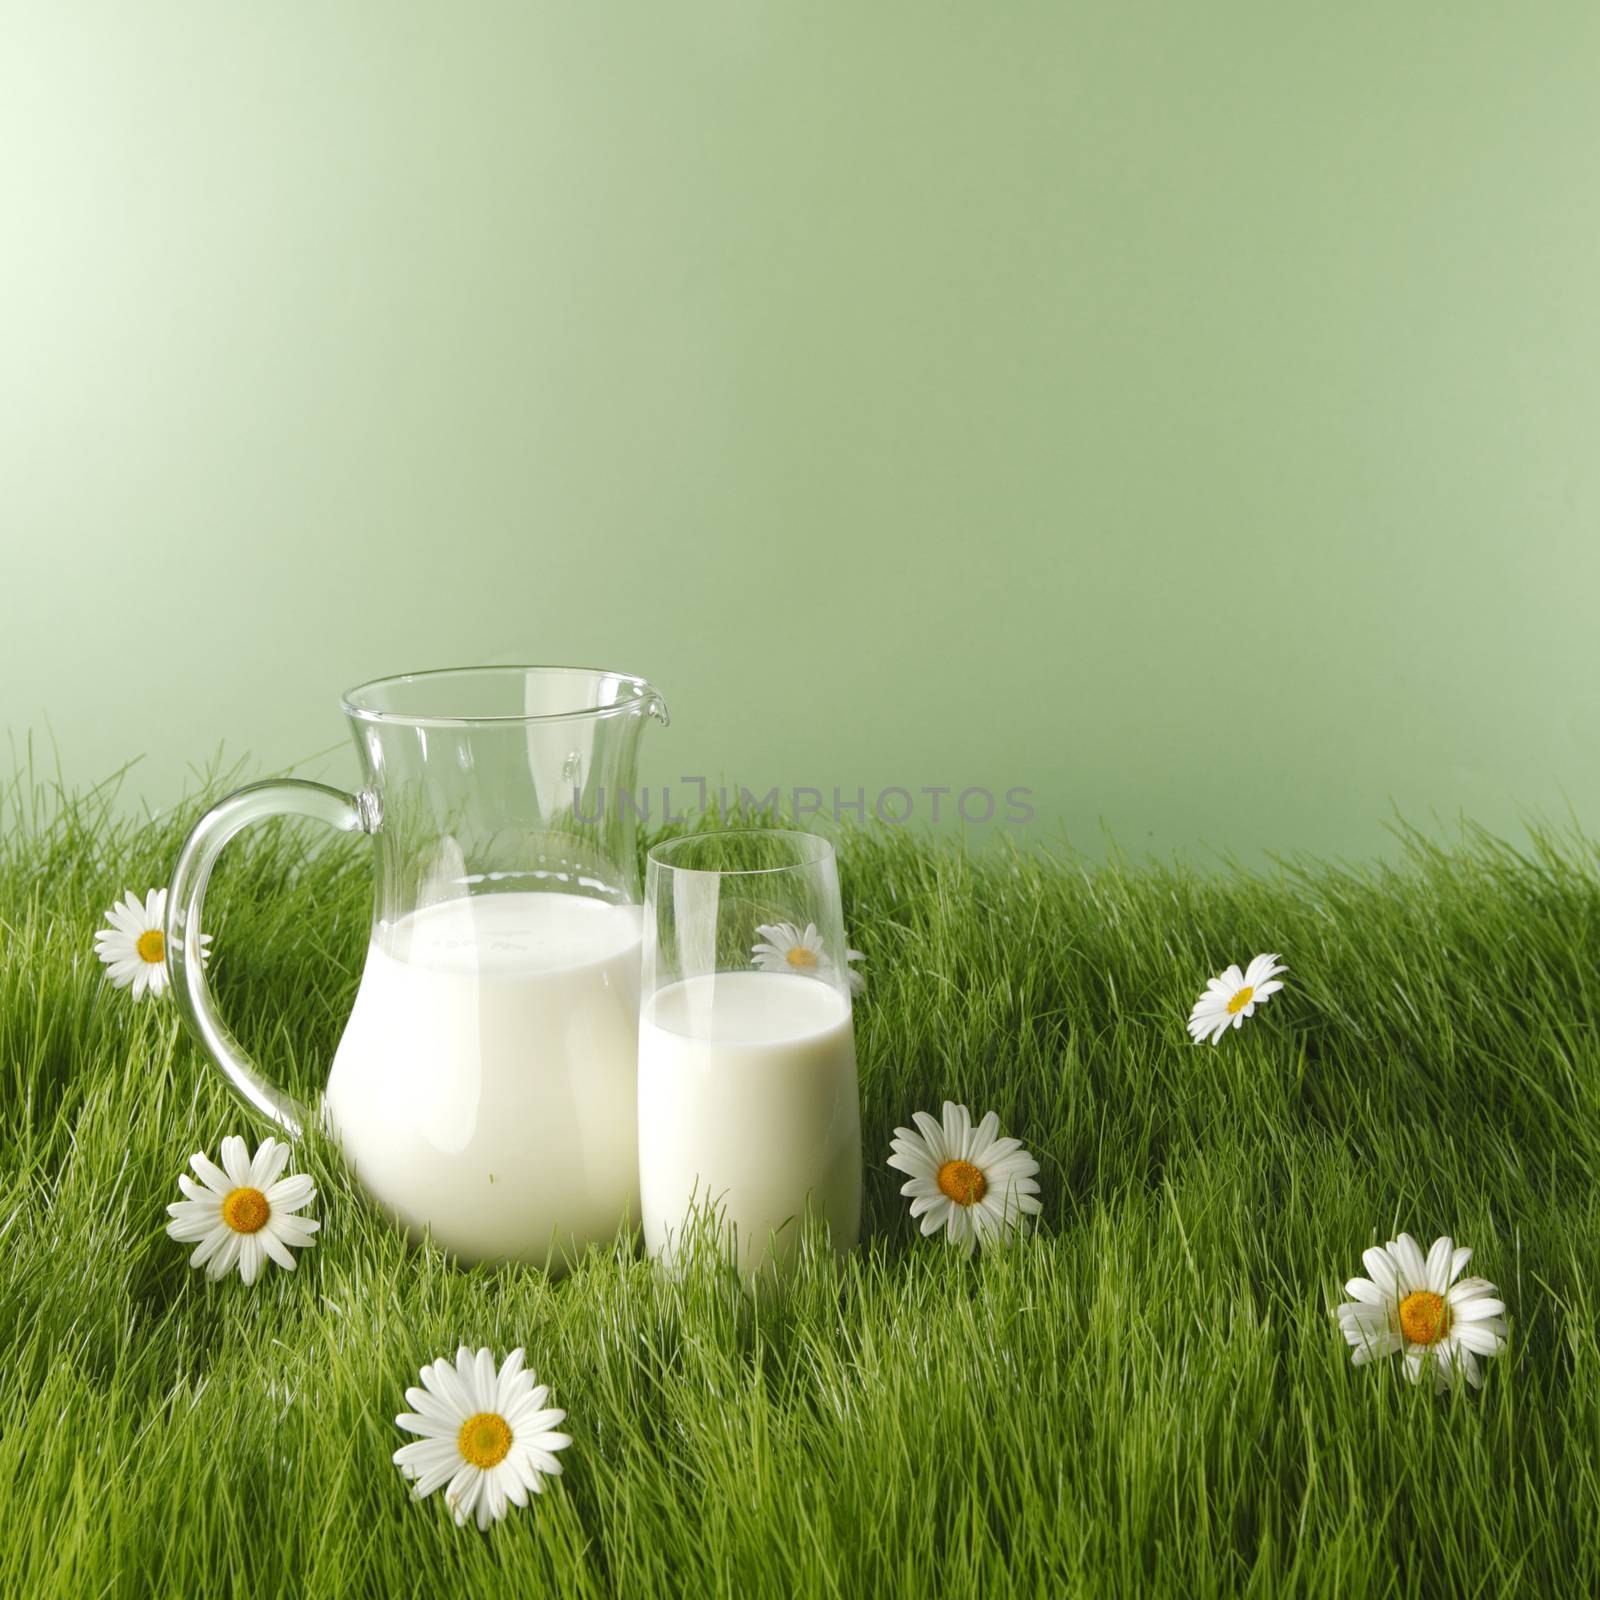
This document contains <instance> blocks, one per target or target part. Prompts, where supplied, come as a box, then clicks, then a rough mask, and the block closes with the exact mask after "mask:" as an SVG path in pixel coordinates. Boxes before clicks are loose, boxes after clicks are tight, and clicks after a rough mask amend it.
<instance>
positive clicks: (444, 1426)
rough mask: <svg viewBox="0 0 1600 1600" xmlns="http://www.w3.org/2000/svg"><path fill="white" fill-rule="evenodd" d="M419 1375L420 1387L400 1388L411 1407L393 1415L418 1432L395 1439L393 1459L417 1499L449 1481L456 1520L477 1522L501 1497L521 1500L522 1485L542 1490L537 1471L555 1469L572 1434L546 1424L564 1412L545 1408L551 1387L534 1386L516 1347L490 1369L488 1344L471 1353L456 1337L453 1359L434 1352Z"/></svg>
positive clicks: (494, 1517) (491, 1518) (496, 1514)
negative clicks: (397, 1444)
mask: <svg viewBox="0 0 1600 1600" xmlns="http://www.w3.org/2000/svg"><path fill="white" fill-rule="evenodd" d="M421 1377H422V1387H421V1388H420V1389H414V1388H413V1389H407V1390H406V1399H407V1401H408V1402H409V1403H410V1404H411V1406H412V1408H413V1409H412V1410H410V1411H404V1412H402V1413H401V1414H400V1415H399V1416H398V1417H396V1418H395V1419H394V1420H395V1421H396V1422H397V1423H398V1424H399V1425H400V1426H401V1427H402V1428H404V1429H405V1430H406V1432H407V1433H419V1434H421V1435H422V1437H421V1438H420V1439H418V1440H416V1441H415V1442H413V1443H411V1444H406V1445H401V1447H400V1448H399V1449H398V1450H396V1451H395V1453H394V1462H395V1465H396V1466H397V1467H399V1469H400V1470H401V1472H402V1473H404V1474H405V1476H406V1477H408V1478H414V1479H415V1480H416V1486H415V1487H414V1488H413V1489H412V1491H411V1492H412V1494H413V1496H414V1497H415V1498H416V1499H418V1500H420V1499H422V1498H423V1496H424V1495H430V1494H432V1493H433V1491H434V1490H435V1489H437V1488H438V1487H439V1486H440V1485H441V1484H446V1483H447V1484H448V1485H449V1487H448V1488H447V1489H446V1490H445V1496H444V1498H445V1504H446V1505H448V1506H449V1507H450V1510H451V1511H452V1512H453V1513H454V1514H455V1519H456V1526H457V1527H458V1528H459V1527H464V1526H465V1525H466V1521H467V1518H468V1517H470V1516H472V1515H473V1513H474V1512H476V1513H477V1518H478V1527H479V1528H480V1529H483V1528H487V1527H488V1526H489V1524H490V1523H491V1522H498V1521H499V1520H500V1518H501V1517H503V1516H504V1515H505V1514H506V1507H507V1505H508V1504H510V1505H514V1506H525V1505H527V1503H528V1492H529V1490H532V1492H533V1493H534V1494H539V1493H541V1492H542V1491H543V1489H544V1479H545V1478H546V1477H548V1476H550V1475H551V1474H554V1473H559V1472H560V1471H561V1463H560V1462H559V1461H557V1460H556V1455H555V1453H556V1451H557V1450H565V1449H566V1448H567V1446H568V1445H569V1444H571V1443H572V1439H571V1436H570V1435H568V1434H565V1433H552V1432H551V1431H550V1430H551V1429H552V1428H554V1427H555V1425H556V1424H557V1423H558V1422H560V1421H562V1420H563V1419H564V1418H565V1417H566V1412H565V1411H556V1410H551V1409H547V1408H546V1406H545V1401H546V1400H548V1399H549V1398H550V1391H549V1389H547V1388H546V1387H545V1385H544V1384H542V1383H541V1384H540V1385H539V1386H538V1388H535V1387H534V1383H533V1374H532V1373H531V1372H525V1371H523V1367H522V1351H521V1350H520V1349H517V1350H513V1351H512V1352H511V1354H510V1355H508V1356H507V1357H506V1360H505V1365H504V1366H503V1367H501V1368H500V1370H499V1372H496V1371H495V1366H494V1357H493V1356H492V1355H491V1354H490V1353H489V1351H488V1350H480V1351H479V1352H478V1353H477V1355H476V1356H474V1355H473V1353H472V1352H471V1351H470V1350H469V1349H468V1348H467V1347H466V1346H465V1345H462V1347H461V1348H460V1349H459V1350H458V1351H457V1352H456V1360H455V1365H454V1366H451V1364H450V1363H449V1362H448V1361H446V1360H445V1359H444V1358H443V1357H442V1356H441V1357H440V1358H439V1360H437V1361H435V1362H434V1363H433V1365H432V1366H428V1367H424V1368H423V1369H422V1372H421Z"/></svg>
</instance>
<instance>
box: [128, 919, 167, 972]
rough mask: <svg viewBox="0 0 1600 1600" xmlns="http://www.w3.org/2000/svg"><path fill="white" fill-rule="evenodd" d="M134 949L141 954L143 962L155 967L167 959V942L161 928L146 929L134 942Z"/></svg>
mask: <svg viewBox="0 0 1600 1600" xmlns="http://www.w3.org/2000/svg"><path fill="white" fill-rule="evenodd" d="M133 948H134V949H135V950H137V951H138V952H139V956H140V958H141V959H142V960H144V961H148V962H149V963H150V965H151V966H155V965H156V963H157V962H158V961H162V960H165V958H166V954H167V941H166V939H165V938H163V937H162V933H161V930H160V929H159V928H146V929H145V930H144V932H143V933H141V934H140V935H139V937H138V938H137V939H136V940H135V941H134V946H133Z"/></svg>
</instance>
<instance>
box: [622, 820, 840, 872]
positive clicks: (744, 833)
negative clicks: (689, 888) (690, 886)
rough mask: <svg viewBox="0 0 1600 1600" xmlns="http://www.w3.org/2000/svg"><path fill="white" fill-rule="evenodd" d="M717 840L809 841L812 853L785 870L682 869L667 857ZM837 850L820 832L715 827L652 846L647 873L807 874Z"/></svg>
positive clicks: (783, 868)
mask: <svg viewBox="0 0 1600 1600" xmlns="http://www.w3.org/2000/svg"><path fill="white" fill-rule="evenodd" d="M715 839H781V840H784V841H788V842H794V841H799V840H802V839H803V840H805V841H806V842H805V845H804V846H802V847H801V848H803V849H808V850H809V851H810V852H811V853H810V854H809V855H807V856H806V858H805V859H804V860H803V861H788V862H785V863H784V864H783V865H782V866H781V867H680V866H678V865H676V864H675V863H674V862H672V861H670V860H668V859H667V857H668V856H669V855H670V854H671V853H672V852H674V851H676V850H679V849H684V848H687V847H689V846H692V845H698V844H705V843H707V842H708V841H710V840H715ZM834 856H835V851H834V848H833V844H832V843H831V841H829V840H827V839H825V838H823V836H822V835H821V834H820V833H807V832H806V831H805V829H803V828H713V829H711V830H709V831H708V832H706V833H681V834H679V835H678V837H677V838H676V839H664V840H662V842H661V843H660V844H653V845H651V846H650V850H649V853H648V854H647V855H646V857H645V869H646V872H647V873H649V872H679V873H687V874H691V875H693V876H695V877H701V878H759V877H763V876H766V875H769V874H771V873H774V872H803V871H805V870H806V869H807V868H810V867H820V866H823V865H825V864H826V863H827V862H829V861H832V860H833V859H834Z"/></svg>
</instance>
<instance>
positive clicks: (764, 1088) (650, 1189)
mask: <svg viewBox="0 0 1600 1600" xmlns="http://www.w3.org/2000/svg"><path fill="white" fill-rule="evenodd" d="M860 1150H861V1129H860V1106H859V1102H858V1088H857V1080H856V1056H855V1040H854V1037H853V1035H852V1033H851V1027H850V1006H849V1002H848V1001H847V1000H846V999H845V998H844V997H843V996H842V995H841V994H840V993H839V992H838V991H837V990H836V989H834V988H832V987H831V986H830V985H828V984H827V983H824V982H820V981H818V980H817V979H815V978H809V977H801V976H790V975H788V974H783V973H767V972H721V973H717V974H715V975H714V976H703V977H694V978H688V979H684V980H682V981H680V982H677V983H673V984H669V985H667V986H665V987H664V988H662V989H660V990H658V991H657V992H656V993H655V994H654V995H653V996H652V997H651V999H650V1000H649V1002H648V1003H647V1005H646V1006H645V1010H644V1015H643V1017H642V1019H641V1022H640V1026H639V1183H640V1197H641V1203H642V1209H643V1215H644V1230H645V1243H646V1246H647V1247H648V1249H649V1250H650V1251H651V1252H652V1253H653V1254H659V1255H661V1256H662V1258H663V1259H664V1260H667V1261H669V1262H670V1261H671V1259H672V1257H673V1254H674V1250H675V1248H676V1246H677V1244H678V1242H679V1241H680V1239H681V1237H682V1233H683V1228H684V1223H685V1221H686V1219H687V1218H688V1216H689V1214H690V1212H691V1209H699V1208H701V1207H703V1206H705V1205H706V1204H707V1203H709V1204H710V1205H711V1206H713V1207H715V1209H716V1211H717V1212H718V1213H719V1220H720V1222H721V1224H722V1225H723V1226H724V1227H726V1226H727V1225H729V1224H731V1225H732V1227H733V1230H734V1233H735V1235H736V1238H737V1242H738V1254H739V1261H740V1265H741V1266H742V1267H744V1268H745V1269H746V1270H754V1269H756V1268H759V1267H761V1266H763V1265H768V1264H770V1265H776V1266H782V1265H783V1264H785V1263H786V1262H787V1261H788V1260H789V1259H791V1257H792V1255H793V1252H794V1246H795V1243H796V1240H797V1236H798V1233H799V1229H800V1225H801V1219H802V1218H803V1216H804V1214H805V1211H806V1208H807V1206H808V1205H809V1206H810V1208H811V1210H812V1211H813V1213H815V1214H816V1215H817V1216H819V1217H821V1218H822V1219H823V1220H824V1221H826V1223H827V1224H828V1228H829V1231H830V1233H831V1236H832V1240H833V1244H834V1246H835V1248H837V1249H839V1250H848V1249H849V1248H851V1247H852V1246H853V1245H854V1244H855V1242H856V1236H857V1232H858V1230H859V1227H860V1216H861V1159H860Z"/></svg>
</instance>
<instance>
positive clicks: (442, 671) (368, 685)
mask: <svg viewBox="0 0 1600 1600" xmlns="http://www.w3.org/2000/svg"><path fill="white" fill-rule="evenodd" d="M532 674H542V675H545V676H549V677H555V676H557V675H563V674H565V675H570V676H572V677H586V678H611V679H613V680H614V681H615V682H617V683H619V684H629V685H631V686H632V688H633V689H634V690H635V694H634V696H633V697H632V698H631V699H626V700H618V701H616V702H614V703H613V704H611V705H588V706H575V707H574V708H573V709H572V710H570V711H496V712H489V713H484V714H477V715H474V714H472V713H464V714H462V715H452V714H449V713H440V712H420V711H386V710H380V709H379V708H378V707H377V706H373V705H366V704H363V703H362V700H363V697H365V696H370V695H373V694H375V693H377V692H378V691H380V690H385V689H394V688H400V687H405V686H408V685H410V684H413V683H421V682H428V683H432V682H435V681H437V680H439V679H443V678H506V677H511V676H513V675H516V676H520V677H522V678H527V677H528V676H530V675H532ZM339 705H340V708H341V709H342V710H343V711H344V713H345V715H346V716H347V717H351V718H353V719H354V720H355V721H357V722H373V723H381V724H384V725H386V726H390V727H401V728H479V727H486V726H493V725H496V724H499V725H509V726H519V725H522V724H525V723H530V722H573V721H577V720H579V719H580V718H585V717H614V716H618V715H620V714H621V713H623V712H625V711H640V710H642V711H644V712H645V713H646V714H647V715H649V716H653V717H655V718H656V720H657V721H658V722H660V723H661V724H662V725H663V726H665V725H666V723H667V720H668V718H667V707H666V702H665V701H664V700H663V699H662V698H661V691H660V690H659V689H657V688H656V687H655V685H654V684H652V683H651V682H650V681H649V680H648V679H647V678H641V677H639V676H638V675H637V674H635V673H631V672H616V671H614V670H613V669H612V668H610V667H559V666H544V665H539V664H537V663H528V664H526V665H521V664H508V665H505V666H483V667H430V668H428V669H427V670H425V671H422V672H391V673H388V674H386V675H385V676H384V677H381V678H370V679H368V680H367V682H365V683H358V684H357V685H356V686H355V687H354V688H352V689H346V690H345V691H344V693H343V694H342V695H340V696H339Z"/></svg>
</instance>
